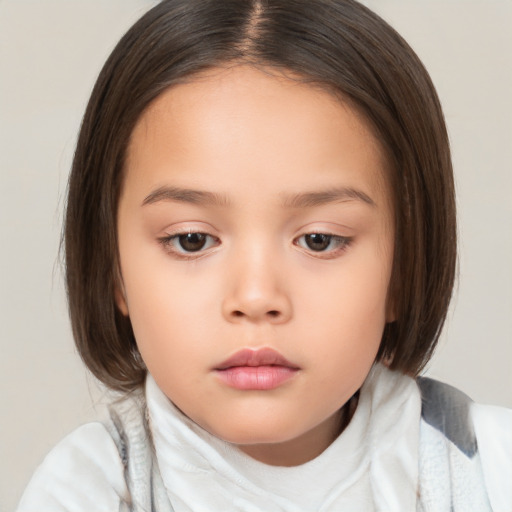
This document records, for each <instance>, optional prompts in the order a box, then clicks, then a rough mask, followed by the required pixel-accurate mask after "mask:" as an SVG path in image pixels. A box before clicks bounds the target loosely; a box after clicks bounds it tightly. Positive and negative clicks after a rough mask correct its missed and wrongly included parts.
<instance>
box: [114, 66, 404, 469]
mask: <svg viewBox="0 0 512 512" xmlns="http://www.w3.org/2000/svg"><path fill="white" fill-rule="evenodd" d="M267 71H268V70H267ZM125 171H126V175H125V181H124V185H123V189H122V193H121V198H120V203H119V212H118V213H119V215H118V240H119V252H120V265H121V283H120V286H119V289H118V290H117V303H118V307H119V308H120V310H121V311H122V312H123V314H125V315H129V317H130V319H131V322H132V325H133V329H134V333H135V337H136V339H137V343H138V347H139V350H140V353H141V355H142V358H143V359H144V361H145V363H146V365H147V367H148V370H149V371H150V373H151V374H152V375H153V377H154V379H155V381H156V382H157V384H158V386H159V387H160V388H161V389H162V391H163V392H164V393H165V394H166V395H167V396H168V397H169V399H170V400H172V402H173V403H174V404H175V405H176V406H177V407H178V408H179V409H180V410H181V411H182V412H183V413H184V414H186V415H187V416H188V417H189V418H191V419H192V420H193V421H195V422H196V423H197V424H198V425H200V426H201V427H203V428H204V429H206V430H207V431H209V432H210V433H212V434H213V435H215V436H217V437H219V438H221V439H224V440H226V441H228V442H230V443H234V444H236V445H238V446H239V447H240V449H241V450H243V451H244V452H245V453H247V454H248V455H250V456H252V457H253V458H255V459H257V460H259V461H262V462H265V463H268V464H273V465H282V466H292V465H298V464H302V463H305V462H307V461H309V460H311V459H313V458H315V457H316V456H318V455H319V454H320V453H321V452H322V451H324V450H325V449H326V448H327V447H328V446H329V444H330V443H332V441H333V440H334V438H335V437H336V436H337V435H338V434H339V429H340V409H341V408H342V406H343V405H344V404H345V403H346V402H347V401H348V400H349V399H350V397H351V396H352V395H353V394H354V393H355V392H356V391H357V390H358V389H359V388H360V386H361V385H362V383H363V381H364V379H365V378H366V376H367V374H368V372H369V370H370V368H371V366H372V364H373V362H374V360H375V356H376V354H377V351H378V348H379V344H380V340H381V336H382V331H383V329H384V326H385V324H386V322H388V321H391V320H392V319H393V318H392V316H393V315H392V313H391V312H390V307H389V306H388V301H387V292H388V286H389V280H390V274H391V265H392V260H393V240H394V233H393V228H392V225H393V210H392V206H391V201H390V191H389V187H388V183H387V180H386V160H385V158H384V155H383V151H382V148H381V147H380V146H379V144H378V142H377V141H376V139H375V137H374V135H373V134H372V131H371V130H370V128H369V127H368V125H367V123H366V122H365V121H364V119H363V118H362V117H361V116H360V115H359V114H358V113H357V112H356V110H354V109H353V108H351V107H350V106H349V105H348V104H347V103H344V102H341V101H340V100H339V98H335V97H334V96H333V95H331V94H329V93H328V92H325V91H323V90H321V89H320V88H317V87H313V86H311V85H305V84H301V83H299V81H298V80H292V79H290V78H289V77H288V78H287V77H285V76H283V75H280V74H279V73H278V72H276V71H273V72H272V73H270V72H265V71H262V70H257V69H255V68H252V67H249V66H235V67H231V68H226V69H216V70H213V71H212V70H211V71H209V72H208V73H206V74H203V75H201V76H200V77H197V78H195V79H194V80H192V81H191V82H189V83H187V84H181V85H178V86H175V87H173V88H170V89H169V90H167V91H166V92H165V93H163V94H162V95H161V96H160V97H159V98H157V99H156V100H155V102H154V103H153V104H152V105H151V106H150V108H149V109H148V110H147V111H146V112H145V113H144V114H143V115H142V117H141V118H140V120H139V122H138V123H137V125H136V127H135V129H134V132H133V134H132V137H131V141H130V145H129V149H128V158H127V164H126V169H125ZM162 187H167V188H172V189H173V190H175V189H176V188H180V189H191V190H195V191H203V192H209V193H212V194H215V195H216V196H215V199H216V201H215V202H213V203H212V202H211V201H210V199H212V198H211V197H210V196H208V198H207V199H206V200H205V199H204V197H199V196H198V195H197V194H195V195H194V194H188V195H187V194H176V193H169V192H167V193H166V192H162V191H163V190H164V189H163V188H162ZM347 189H349V190H350V192H349V193H347V192H346V190H347ZM340 190H342V191H345V193H341V194H339V193H338V194H334V196H336V197H334V196H333V195H331V196H329V197H327V196H326V195H325V194H324V195H323V196H318V195H317V196H314V197H313V196H307V197H306V199H304V194H309V193H316V192H319V191H322V192H325V191H327V192H329V193H331V192H332V191H337V192H340ZM301 194H302V196H301V197H302V201H300V200H297V195H301ZM294 196H295V200H292V199H291V198H293V197H294ZM314 199H316V200H314ZM186 233H204V234H207V235H209V236H208V237H207V238H206V239H205V240H206V244H205V246H204V247H203V248H202V249H201V250H197V251H196V250H195V248H196V247H197V245H195V246H193V247H194V252H190V251H189V252H186V251H185V250H184V249H183V247H182V246H183V244H181V245H180V239H179V238H178V237H177V235H183V234H186ZM315 233H322V234H328V235H333V237H331V238H324V239H322V240H324V241H325V240H326V241H327V243H328V245H327V247H324V246H322V247H321V249H320V250H319V248H320V245H319V244H317V245H313V249H312V248H311V245H308V243H307V240H311V239H310V238H308V239H307V238H306V236H305V235H308V234H315ZM173 237H174V238H173ZM181 240H183V237H182V238H181ZM314 240H318V237H317V238H315V239H314ZM185 249H190V246H186V247H185ZM263 347H270V348H273V349H275V350H277V351H279V352H280V353H281V354H282V355H283V356H284V357H285V358H286V359H288V360H289V361H291V362H293V363H294V365H296V366H297V367H298V368H299V369H298V370H297V371H296V372H295V373H294V375H293V377H292V378H291V379H290V380H288V381H287V382H285V383H284V384H282V385H281V386H278V387H277V388H275V389H271V390H239V389H234V388H232V387H229V386H227V385H226V384H225V383H224V382H222V381H221V379H219V376H218V372H217V371H216V370H215V368H216V367H218V366H219V365H220V363H222V362H223V361H225V360H226V359H227V358H228V357H230V356H231V355H233V354H234V353H236V352H237V351H239V350H240V349H243V348H250V349H258V348H263Z"/></svg>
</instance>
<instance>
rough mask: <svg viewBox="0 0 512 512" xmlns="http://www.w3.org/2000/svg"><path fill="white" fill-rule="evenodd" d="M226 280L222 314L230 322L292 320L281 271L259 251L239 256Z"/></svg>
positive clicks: (275, 263) (272, 260)
mask: <svg viewBox="0 0 512 512" xmlns="http://www.w3.org/2000/svg"><path fill="white" fill-rule="evenodd" d="M226 281H227V290H226V294H225V297H224V300H223V304H222V313H223V316H224V317H225V318H226V320H228V321H229V322H244V321H248V322H253V323H261V322H268V323H272V324H281V323H285V322H287V321H288V320H290V318H291V317H292V303H291V300H290V296H289V293H288V292H287V289H286V288H287V285H286V279H285V276H284V273H283V269H282V268H280V265H279V264H278V263H277V262H276V260H275V259H273V258H272V256H271V255H268V254H266V252H265V251H263V250H261V248H259V250H254V251H247V252H246V253H245V254H238V256H237V258H236V261H234V262H233V264H232V265H230V268H229V271H228V279H227V280H226Z"/></svg>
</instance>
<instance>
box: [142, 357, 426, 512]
mask: <svg viewBox="0 0 512 512" xmlns="http://www.w3.org/2000/svg"><path fill="white" fill-rule="evenodd" d="M146 398H147V404H148V411H149V418H150V426H151V431H152V434H153V441H154V445H155V450H156V455H157V460H158V464H159V467H160V471H161V474H162V478H163V481H164V484H165V486H166V488H167V492H168V495H169V498H170V500H171V503H172V505H173V507H174V509H175V511H176V512H185V511H194V512H196V511H203V510H204V511H211V510H237V511H240V512H256V511H261V510H265V511H266V512H274V511H275V512H278V511H279V512H299V511H300V512H304V511H339V510H347V511H351V510H353V511H361V510H365V511H371V510H375V511H377V510H382V511H384V510H386V511H389V510H415V509H416V491H417V481H418V437H419V420H420V413H421V398H420V395H419V391H418V389H417V386H416V384H415V382H414V381H413V380H412V379H410V378H408V377H405V376H403V375H401V374H398V373H395V372H391V371H390V370H388V369H386V368H385V367H384V366H382V365H375V366H374V368H373V369H372V371H371V372H370V374H369V375H368V377H367V379H366V381H365V383H364V384H363V386H362V388H361V392H360V397H359V403H358V406H357V409H356V411H355V413H354V416H353V417H352V420H351V421H350V423H349V425H348V426H347V427H346V428H345V430H344V431H343V432H342V434H341V435H340V436H338V438H337V439H336V440H335V441H334V442H333V443H332V444H331V445H330V446H329V447H328V448H327V449H326V450H325V451H324V452H323V453H321V454H320V455H319V456H318V457H316V458H315V459H313V460H311V461H309V462H307V463H305V464H302V465H300V466H295V467H278V466H269V465H267V464H263V463H261V462H258V461H256V460H254V459H252V458H251V457H249V456H248V455H246V454H245V453H243V452H242V451H241V450H239V449H238V448H237V447H236V446H235V445H232V444H230V443H227V442H225V441H222V440H220V439H218V438H216V437H214V436H213V435H211V434H209V433H208V432H206V431H205V430H204V429H202V428H201V427H199V426H198V425H197V424H195V423H194V422H193V421H191V420H190V419H189V418H187V417H186V416H185V415H183V414H182V413H181V412H180V411H179V410H178V409H177V408H176V407H175V406H174V405H173V404H172V403H171V402H170V400H169V399H167V397H166V396H165V395H164V393H163V392H162V391H161V390H160V389H159V388H158V386H157V384H156V383H155V381H154V380H153V378H152V377H151V376H148V380H147V385H146Z"/></svg>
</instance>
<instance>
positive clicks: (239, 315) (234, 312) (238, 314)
mask: <svg viewBox="0 0 512 512" xmlns="http://www.w3.org/2000/svg"><path fill="white" fill-rule="evenodd" d="M233 316H236V317H241V316H244V314H243V313H242V312H241V311H233Z"/></svg>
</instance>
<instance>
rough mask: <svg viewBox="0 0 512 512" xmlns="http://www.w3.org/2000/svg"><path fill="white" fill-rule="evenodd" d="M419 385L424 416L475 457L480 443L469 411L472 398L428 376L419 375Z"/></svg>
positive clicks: (470, 455)
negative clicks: (477, 440)
mask: <svg viewBox="0 0 512 512" xmlns="http://www.w3.org/2000/svg"><path fill="white" fill-rule="evenodd" d="M418 386H419V388H420V391H421V401H422V407H421V416H422V418H423V419H424V420H425V422H427V423H428V424H429V425H431V426H432V427H434V428H435V429H437V430H439V431H440V432H441V433H442V434H443V435H444V436H445V437H446V438H447V439H449V440H450V441H451V442H452V443H453V444H454V445H455V446H457V448H458V449H459V450H460V451H461V452H463V453H464V454H465V455H467V456H468V457H469V458H472V457H473V456H474V455H475V454H476V453H477V452H478V445H477V442H476V435H475V429H474V427H473V422H472V421H471V417H470V414H469V410H470V407H471V403H472V400H471V398H469V397H468V396H467V395H466V394H464V393H463V392H462V391H459V390H458V389H457V388H454V387H453V386H450V385H449V384H445V383H443V382H439V381H437V380H433V379H429V378H427V377H419V378H418Z"/></svg>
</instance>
